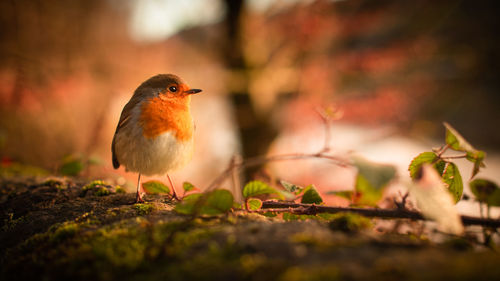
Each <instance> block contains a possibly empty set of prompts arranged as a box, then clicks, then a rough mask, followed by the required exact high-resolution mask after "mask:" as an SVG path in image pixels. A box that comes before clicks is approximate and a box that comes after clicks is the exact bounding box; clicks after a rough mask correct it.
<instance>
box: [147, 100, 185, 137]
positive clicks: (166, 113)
mask: <svg viewBox="0 0 500 281" xmlns="http://www.w3.org/2000/svg"><path fill="white" fill-rule="evenodd" d="M141 109H142V111H141V116H140V118H139V122H140V124H141V127H142V130H143V134H144V136H145V137H146V138H154V137H157V136H158V135H161V134H163V133H165V132H168V131H172V132H173V133H174V135H175V136H176V137H177V139H178V140H180V141H187V140H189V139H191V138H192V137H193V120H192V118H191V113H190V112H189V97H185V98H177V99H175V100H172V99H162V98H153V99H150V100H149V101H148V102H145V103H144V104H142V107H141Z"/></svg>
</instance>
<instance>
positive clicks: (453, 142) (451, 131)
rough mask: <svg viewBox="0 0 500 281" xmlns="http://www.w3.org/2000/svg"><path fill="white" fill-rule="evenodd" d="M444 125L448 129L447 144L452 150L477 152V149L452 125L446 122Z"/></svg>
mask: <svg viewBox="0 0 500 281" xmlns="http://www.w3.org/2000/svg"><path fill="white" fill-rule="evenodd" d="M443 125H444V126H445V127H446V138H445V140H446V144H448V145H449V146H450V148H451V149H453V150H457V151H476V149H475V148H474V147H472V145H471V144H470V143H469V142H468V141H467V140H465V138H464V137H462V135H461V134H460V133H459V132H458V131H457V130H455V128H453V127H452V126H451V125H450V124H448V123H446V122H444V123H443Z"/></svg>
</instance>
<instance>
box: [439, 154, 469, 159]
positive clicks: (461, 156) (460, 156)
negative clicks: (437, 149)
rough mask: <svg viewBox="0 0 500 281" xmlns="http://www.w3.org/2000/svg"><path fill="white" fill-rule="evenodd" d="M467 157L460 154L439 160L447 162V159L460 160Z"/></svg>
mask: <svg viewBox="0 0 500 281" xmlns="http://www.w3.org/2000/svg"><path fill="white" fill-rule="evenodd" d="M465 157H467V153H465V154H460V155H450V156H442V157H441V159H443V160H448V159H461V158H465Z"/></svg>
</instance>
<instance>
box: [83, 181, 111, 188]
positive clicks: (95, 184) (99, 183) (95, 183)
mask: <svg viewBox="0 0 500 281" xmlns="http://www.w3.org/2000/svg"><path fill="white" fill-rule="evenodd" d="M103 185H108V184H107V183H105V182H104V181H102V180H95V181H91V182H90V183H88V184H86V185H85V186H84V187H83V188H82V190H84V191H85V190H89V189H93V188H96V187H100V186H103Z"/></svg>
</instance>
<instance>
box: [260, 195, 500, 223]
mask: <svg viewBox="0 0 500 281" xmlns="http://www.w3.org/2000/svg"><path fill="white" fill-rule="evenodd" d="M259 211H261V212H278V213H279V212H291V213H294V214H303V215H316V214H318V213H329V214H335V213H340V212H349V213H356V214H360V215H363V216H366V217H376V218H382V219H396V218H397V219H411V220H426V218H425V217H424V216H423V215H422V214H421V213H419V212H416V211H410V210H407V209H376V208H352V207H329V206H318V205H314V204H300V203H290V202H278V201H264V202H262V209H261V210H259ZM461 219H462V223H463V224H464V225H482V226H486V227H493V228H500V220H498V219H497V220H495V219H490V218H478V217H471V216H461Z"/></svg>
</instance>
